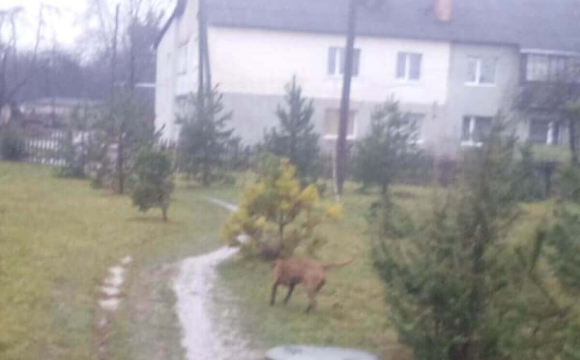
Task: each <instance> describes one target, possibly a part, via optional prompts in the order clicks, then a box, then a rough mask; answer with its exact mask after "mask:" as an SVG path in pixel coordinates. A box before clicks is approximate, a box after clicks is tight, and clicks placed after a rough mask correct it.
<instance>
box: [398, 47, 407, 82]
mask: <svg viewBox="0 0 580 360" xmlns="http://www.w3.org/2000/svg"><path fill="white" fill-rule="evenodd" d="M406 68H407V54H406V53H399V54H398V55H397V79H404V78H405V69H406Z"/></svg>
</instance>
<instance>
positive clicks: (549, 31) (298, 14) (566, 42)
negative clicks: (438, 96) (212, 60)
mask: <svg viewBox="0 0 580 360" xmlns="http://www.w3.org/2000/svg"><path fill="white" fill-rule="evenodd" d="M348 1H349V0H205V2H206V4H207V8H208V22H209V24H210V25H213V26H228V27H240V28H256V29H268V30H279V31H298V32H317V33H330V34H344V33H345V32H346V18H347V9H348ZM432 3H433V0H384V4H383V6H382V8H380V9H378V10H377V9H373V10H365V9H362V10H361V11H359V19H358V22H357V33H358V34H359V35H366V36H379V37H396V38H408V39H422V40H436V41H452V42H466V43H489V44H510V45H519V46H520V47H521V48H524V49H543V50H557V51H568V52H577V53H580V1H578V0H454V1H453V12H452V19H451V21H450V22H447V23H444V22H440V21H438V20H437V19H436V18H435V15H434V12H433V6H432ZM178 7H179V6H178ZM176 12H177V11H176ZM181 12H183V11H181Z"/></svg>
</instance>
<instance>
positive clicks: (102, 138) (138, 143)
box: [91, 89, 159, 194]
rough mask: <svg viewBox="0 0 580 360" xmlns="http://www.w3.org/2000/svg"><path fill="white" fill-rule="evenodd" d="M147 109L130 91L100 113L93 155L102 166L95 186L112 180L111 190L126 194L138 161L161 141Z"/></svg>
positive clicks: (92, 133)
mask: <svg viewBox="0 0 580 360" xmlns="http://www.w3.org/2000/svg"><path fill="white" fill-rule="evenodd" d="M145 108H146V107H145V106H144V104H142V103H141V102H140V101H139V100H138V99H137V98H136V97H135V96H134V95H133V94H132V92H131V91H130V90H128V89H123V90H119V91H117V92H116V96H115V98H114V99H113V101H109V102H108V103H106V104H105V105H104V106H103V107H102V108H101V109H100V112H99V114H98V116H97V117H98V119H97V120H96V121H95V125H94V127H93V128H92V131H91V136H92V139H91V148H92V149H91V152H92V156H93V159H94V160H95V161H97V162H98V163H99V165H98V170H97V173H98V174H97V178H98V181H96V182H94V185H95V186H100V185H103V184H101V181H104V179H101V177H110V178H111V180H112V182H111V185H112V188H113V189H114V190H115V191H116V192H118V193H119V194H124V193H125V188H126V185H127V181H128V179H129V178H130V175H131V170H132V169H133V168H134V163H135V159H136V157H137V156H138V154H139V153H140V151H141V150H143V149H147V148H151V147H152V146H153V145H154V144H155V143H156V142H157V139H158V138H159V133H156V132H155V126H154V124H153V122H152V121H148V119H147V114H145V110H144V109H145Z"/></svg>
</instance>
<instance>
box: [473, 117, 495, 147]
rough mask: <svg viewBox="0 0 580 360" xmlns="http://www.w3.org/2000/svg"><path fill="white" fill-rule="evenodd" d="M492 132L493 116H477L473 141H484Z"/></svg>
mask: <svg viewBox="0 0 580 360" xmlns="http://www.w3.org/2000/svg"><path fill="white" fill-rule="evenodd" d="M490 134H491V118H490V117H476V118H475V130H474V132H473V141H476V142H482V141H484V140H486V139H487V138H488V137H489V135H490Z"/></svg>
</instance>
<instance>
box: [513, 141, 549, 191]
mask: <svg viewBox="0 0 580 360" xmlns="http://www.w3.org/2000/svg"><path fill="white" fill-rule="evenodd" d="M519 150H520V155H521V159H520V161H519V162H518V163H517V164H516V165H515V167H514V177H515V179H514V181H517V183H518V184H519V185H518V187H517V189H516V191H517V198H518V200H520V201H535V200H540V199H542V198H543V197H544V196H546V195H547V194H545V188H544V186H543V184H542V178H541V177H540V176H539V175H538V172H537V171H536V169H535V160H534V152H533V149H532V144H531V143H526V144H524V145H522V146H521V147H520V149H519Z"/></svg>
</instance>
